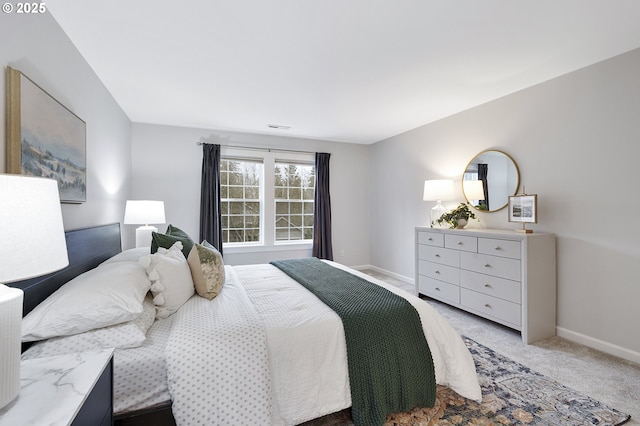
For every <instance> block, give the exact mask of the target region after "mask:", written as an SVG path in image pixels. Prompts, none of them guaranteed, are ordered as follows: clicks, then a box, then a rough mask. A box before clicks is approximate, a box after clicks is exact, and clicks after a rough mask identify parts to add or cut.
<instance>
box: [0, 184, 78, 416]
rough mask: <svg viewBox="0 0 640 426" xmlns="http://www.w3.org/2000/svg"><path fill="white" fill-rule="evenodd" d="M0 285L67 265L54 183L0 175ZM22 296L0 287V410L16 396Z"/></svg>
mask: <svg viewBox="0 0 640 426" xmlns="http://www.w3.org/2000/svg"><path fill="white" fill-rule="evenodd" d="M0 200H2V201H0V223H1V224H2V244H1V245H0V261H1V262H2V268H0V283H9V282H14V281H20V280H24V279H28V278H34V277H38V276H40V275H45V274H48V273H51V272H54V271H57V270H59V269H62V268H64V267H65V266H67V265H68V264H69V259H68V257H67V243H66V240H65V235H64V226H63V223H62V210H61V208H60V195H59V193H58V182H56V181H55V180H53V179H43V178H37V177H27V176H20V175H8V174H0ZM22 300H23V292H22V290H20V289H18V288H12V287H8V286H5V285H4V284H0V342H1V344H0V408H2V407H4V406H5V405H7V404H8V403H10V402H11V401H12V400H13V399H14V398H15V397H16V396H17V395H18V393H19V392H20V342H21V337H22Z"/></svg>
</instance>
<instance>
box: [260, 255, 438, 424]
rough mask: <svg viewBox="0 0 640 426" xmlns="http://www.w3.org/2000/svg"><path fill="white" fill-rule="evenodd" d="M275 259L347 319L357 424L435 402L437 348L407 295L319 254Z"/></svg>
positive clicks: (346, 331)
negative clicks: (432, 348) (434, 357)
mask: <svg viewBox="0 0 640 426" xmlns="http://www.w3.org/2000/svg"><path fill="white" fill-rule="evenodd" d="M271 263H272V264H273V265H274V266H276V267H278V268H279V269H281V270H282V271H283V272H284V273H286V274H287V275H289V276H290V277H291V278H293V279H295V280H296V281H298V282H299V283H300V284H301V285H303V286H304V287H306V288H307V289H308V290H309V291H311V292H312V293H313V294H315V295H316V296H317V297H318V298H319V299H320V300H322V302H324V303H325V304H326V305H327V306H329V307H330V308H331V309H333V310H334V311H335V312H336V313H337V314H338V316H340V318H341V319H342V323H343V327H344V332H345V337H346V344H347V360H348V365H349V382H350V386H351V400H352V408H351V415H352V418H353V421H354V423H355V424H356V425H367V426H370V425H382V424H384V421H385V418H386V416H387V414H391V413H396V412H400V411H407V410H410V409H412V408H415V407H432V406H433V404H434V401H435V395H436V383H435V373H434V368H433V360H432V358H431V351H430V350H429V346H428V345H427V341H426V339H425V337H424V332H423V330H422V324H421V322H420V317H419V315H418V312H417V311H416V310H415V308H414V307H413V306H411V304H410V303H409V302H408V301H407V300H405V299H404V298H402V297H400V296H398V295H396V294H394V293H392V292H390V291H389V290H387V289H385V288H383V287H380V286H378V285H376V284H373V283H371V282H369V281H367V280H365V279H363V278H360V277H357V276H355V275H353V274H350V273H348V272H346V271H343V270H341V269H339V268H335V267H333V266H331V265H329V264H327V263H326V262H323V261H321V260H319V259H316V258H305V259H291V260H281V261H274V262H271Z"/></svg>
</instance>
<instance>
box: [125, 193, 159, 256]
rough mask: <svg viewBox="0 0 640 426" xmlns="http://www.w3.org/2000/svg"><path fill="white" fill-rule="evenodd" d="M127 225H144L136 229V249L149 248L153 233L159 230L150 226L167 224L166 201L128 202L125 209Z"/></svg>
mask: <svg viewBox="0 0 640 426" xmlns="http://www.w3.org/2000/svg"><path fill="white" fill-rule="evenodd" d="M124 223H125V224H126V225H142V226H139V227H138V228H136V247H149V246H150V245H151V233H152V232H158V228H156V227H155V226H150V225H149V224H158V223H165V217H164V201H152V200H128V201H127V205H126V206H125V209H124Z"/></svg>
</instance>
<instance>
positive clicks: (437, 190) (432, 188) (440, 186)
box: [422, 179, 454, 226]
mask: <svg viewBox="0 0 640 426" xmlns="http://www.w3.org/2000/svg"><path fill="white" fill-rule="evenodd" d="M453 197H454V192H453V180H451V179H433V180H425V181H424V191H423V194H422V199H423V200H424V201H436V205H435V206H433V208H432V209H431V214H430V220H429V225H431V226H434V224H435V223H436V220H438V219H439V218H440V216H442V215H443V214H445V213H446V212H447V209H445V208H444V206H443V205H442V200H444V201H448V200H452V199H453Z"/></svg>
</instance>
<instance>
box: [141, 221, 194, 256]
mask: <svg viewBox="0 0 640 426" xmlns="http://www.w3.org/2000/svg"><path fill="white" fill-rule="evenodd" d="M176 241H180V242H181V243H182V254H183V255H184V257H185V259H186V258H187V257H189V252H190V251H191V249H192V248H193V240H192V239H191V238H190V237H189V235H187V233H186V232H184V231H183V230H181V229H180V228H177V227H175V226H172V225H169V226H167V231H166V233H164V234H159V233H157V232H152V233H151V253H155V252H157V251H158V248H159V247H163V248H166V249H170V248H171V246H172V245H173V244H174V243H175V242H176Z"/></svg>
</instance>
